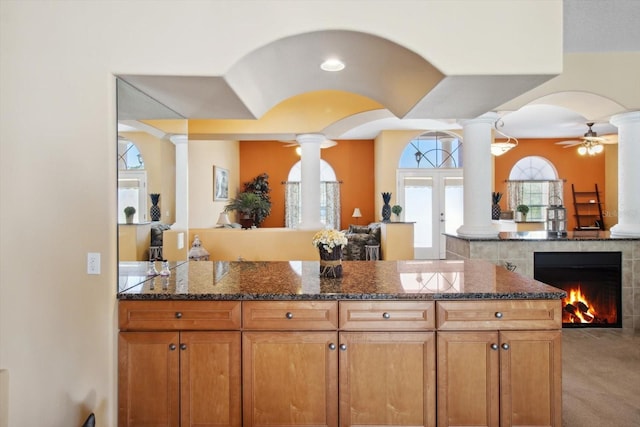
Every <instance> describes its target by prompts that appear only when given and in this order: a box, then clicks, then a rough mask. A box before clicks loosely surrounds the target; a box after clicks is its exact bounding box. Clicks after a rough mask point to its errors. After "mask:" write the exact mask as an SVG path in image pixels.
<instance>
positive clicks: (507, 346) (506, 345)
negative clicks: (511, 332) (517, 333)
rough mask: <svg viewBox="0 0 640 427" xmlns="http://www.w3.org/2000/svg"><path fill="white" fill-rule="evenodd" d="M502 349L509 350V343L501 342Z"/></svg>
mask: <svg viewBox="0 0 640 427" xmlns="http://www.w3.org/2000/svg"><path fill="white" fill-rule="evenodd" d="M502 349H503V350H509V344H507V343H506V342H505V343H502Z"/></svg>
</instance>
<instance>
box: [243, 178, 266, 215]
mask: <svg viewBox="0 0 640 427" xmlns="http://www.w3.org/2000/svg"><path fill="white" fill-rule="evenodd" d="M244 191H245V192H250V193H254V194H257V195H258V196H260V198H261V199H262V200H263V201H264V203H263V204H261V205H260V206H259V207H258V208H256V210H255V211H254V214H253V221H254V225H255V226H256V227H260V224H262V223H263V222H264V220H265V219H266V218H267V217H268V216H269V214H271V197H270V196H269V192H270V191H271V188H270V187H269V175H267V174H266V173H262V174H260V175H258V176H256V177H255V178H253V179H252V180H251V181H249V182H245V183H244Z"/></svg>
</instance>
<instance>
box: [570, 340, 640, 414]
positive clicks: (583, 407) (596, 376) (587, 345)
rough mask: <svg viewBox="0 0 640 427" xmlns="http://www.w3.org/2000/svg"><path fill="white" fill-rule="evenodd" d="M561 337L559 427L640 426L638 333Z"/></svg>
mask: <svg viewBox="0 0 640 427" xmlns="http://www.w3.org/2000/svg"><path fill="white" fill-rule="evenodd" d="M562 334H563V337H562V345H563V348H562V370H563V373H562V390H563V393H562V400H563V405H562V406H563V410H562V415H563V423H562V424H563V426H566V427H638V426H640V331H637V332H632V331H629V332H625V331H623V330H622V329H563V331H562Z"/></svg>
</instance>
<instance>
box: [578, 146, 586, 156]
mask: <svg viewBox="0 0 640 427" xmlns="http://www.w3.org/2000/svg"><path fill="white" fill-rule="evenodd" d="M578 154H580V155H581V156H584V155H585V154H587V147H585V146H584V145H581V146H580V147H578Z"/></svg>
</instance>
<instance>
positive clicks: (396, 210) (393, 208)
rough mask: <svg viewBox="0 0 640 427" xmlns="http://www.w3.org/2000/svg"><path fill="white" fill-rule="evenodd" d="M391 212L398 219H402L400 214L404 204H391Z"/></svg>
mask: <svg viewBox="0 0 640 427" xmlns="http://www.w3.org/2000/svg"><path fill="white" fill-rule="evenodd" d="M391 212H392V213H393V214H394V215H395V216H396V221H400V214H401V213H402V206H400V205H393V206H391Z"/></svg>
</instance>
